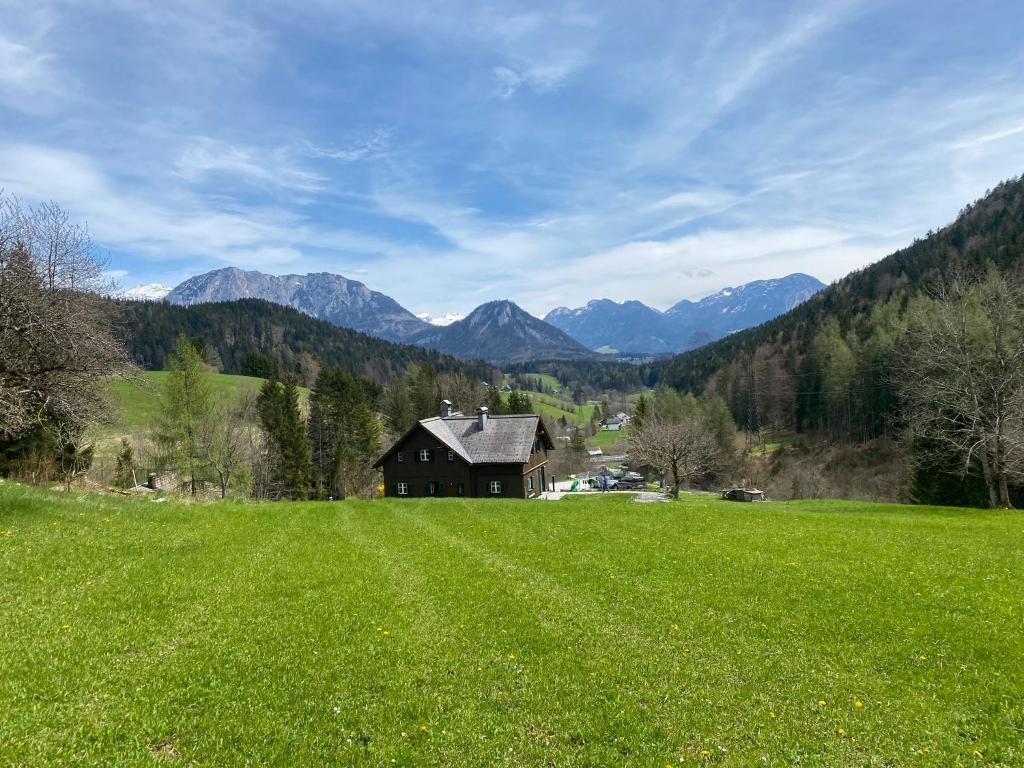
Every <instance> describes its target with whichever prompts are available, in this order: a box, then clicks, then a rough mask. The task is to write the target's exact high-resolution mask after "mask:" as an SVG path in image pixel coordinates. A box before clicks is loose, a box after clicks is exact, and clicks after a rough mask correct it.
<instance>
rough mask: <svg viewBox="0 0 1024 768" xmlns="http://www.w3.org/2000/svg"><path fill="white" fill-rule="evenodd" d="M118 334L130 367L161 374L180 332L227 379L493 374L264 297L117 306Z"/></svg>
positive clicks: (305, 381)
mask: <svg viewBox="0 0 1024 768" xmlns="http://www.w3.org/2000/svg"><path fill="white" fill-rule="evenodd" d="M118 309H119V315H120V323H119V328H120V334H121V336H122V337H123V338H124V340H125V343H126V344H127V346H128V350H129V352H130V354H131V357H132V359H133V361H134V362H135V363H137V364H138V365H139V366H141V367H143V368H148V369H157V370H159V369H162V368H164V367H165V362H166V360H167V358H168V356H169V355H170V354H171V352H172V351H173V350H174V346H175V343H176V341H177V339H178V337H179V336H181V335H182V334H184V335H186V336H188V337H189V338H190V339H192V341H193V343H195V344H196V345H197V346H198V347H199V348H200V351H201V353H202V354H203V357H204V358H205V359H206V360H207V362H209V363H210V364H212V365H213V366H214V367H216V368H218V369H219V370H221V371H222V372H224V373H236V374H244V375H248V376H259V377H262V378H267V377H270V376H274V375H277V376H289V375H290V376H293V377H295V378H297V380H298V381H299V383H302V384H305V385H306V386H309V385H311V384H312V383H313V380H314V379H315V378H316V375H317V372H318V370H319V368H320V367H321V366H322V365H326V366H331V367H337V368H342V369H343V370H346V371H349V372H351V373H358V374H360V375H363V376H366V377H367V378H369V379H371V380H372V381H375V382H378V383H386V382H388V381H391V380H392V379H394V378H395V377H396V376H399V375H401V374H402V373H403V372H404V371H405V369H406V368H407V367H408V366H409V365H410V364H411V363H429V364H430V365H432V366H433V367H434V368H435V369H436V370H437V371H438V372H446V371H460V372H463V373H466V374H469V375H471V376H474V377H476V378H480V379H483V380H486V381H491V380H494V377H495V375H496V372H495V371H494V370H493V369H492V367H491V366H489V365H487V364H486V363H482V362H474V361H466V360H459V359H457V358H454V357H451V356H450V355H445V354H442V353H440V352H434V351H432V350H428V349H422V348H420V347H414V346H411V345H408V344H394V343H391V342H388V341H384V340H382V339H378V338H375V337H373V336H368V335H366V334H364V333H359V332H357V331H352V330H349V329H346V328H339V327H337V326H335V325H332V324H331V323H328V322H326V321H323V320H317V319H316V318H313V317H310V316H309V315H305V314H303V313H302V312H299V311H298V310H295V309H292V308H290V307H284V306H280V305H277V304H272V303H270V302H268V301H264V300H262V299H241V300H238V301H228V302H220V303H213V304H199V305H195V306H191V307H181V306H175V305H172V304H167V303H163V302H118Z"/></svg>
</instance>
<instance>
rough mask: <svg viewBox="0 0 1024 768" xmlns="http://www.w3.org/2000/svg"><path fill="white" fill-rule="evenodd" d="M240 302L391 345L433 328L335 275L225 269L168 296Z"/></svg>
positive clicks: (188, 301)
mask: <svg viewBox="0 0 1024 768" xmlns="http://www.w3.org/2000/svg"><path fill="white" fill-rule="evenodd" d="M236 299H266V300H267V301H271V302H273V303H274V304H283V305H284V306H286V307H293V308H294V309H297V310H299V311H300V312H304V313H306V314H307V315H311V316H312V317H316V318H319V319H320V320H326V321H328V322H329V323H334V324H335V325H339V326H341V327H343V328H351V329H353V330H356V331H363V332H364V333H369V334H372V335H374V336H379V337H381V338H382V339H387V340H389V341H407V340H408V339H409V338H410V337H411V336H413V335H414V334H416V333H418V332H420V331H424V330H426V329H429V328H431V327H432V326H431V325H430V323H427V322H425V321H423V320H420V319H419V318H418V317H416V315H414V314H413V313H412V312H410V311H409V310H407V309H406V308H405V307H403V306H402V305H401V304H399V303H398V302H397V301H395V300H394V299H392V298H391V297H390V296H385V295H384V294H383V293H378V292H377V291H371V290H370V289H369V288H367V287H366V286H365V285H363V284H362V283H360V282H359V281H357V280H349V279H348V278H347V277H342V276H341V275H334V274H331V273H329V272H314V273H312V274H309V275H267V274H264V273H262V272H255V271H243V270H241V269H238V268H236V267H225V268H224V269H217V270H214V271H213V272H207V273H205V274H202V275H197V276H195V277H190V278H189V279H188V280H186V281H185V282H183V283H182V284H181V285H179V286H177V287H176V288H175V289H174V290H172V291H171V292H170V293H168V294H167V301H168V302H170V303H171V304H180V305H182V306H192V305H194V304H209V303H212V302H217V301H235V300H236Z"/></svg>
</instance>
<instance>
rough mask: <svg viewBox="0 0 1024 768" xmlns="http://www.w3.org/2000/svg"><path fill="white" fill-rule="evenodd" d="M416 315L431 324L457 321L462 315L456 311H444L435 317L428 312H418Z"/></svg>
mask: <svg viewBox="0 0 1024 768" xmlns="http://www.w3.org/2000/svg"><path fill="white" fill-rule="evenodd" d="M416 317H418V318H419V319H420V320H424V321H425V322H428V323H430V324H431V325H438V326H445V325H451V324H452V323H457V322H458V321H459V320H462V319H463V317H464V316H463V315H460V314H459V313H458V312H445V313H444V314H443V315H438V316H436V317H435V316H434V315H431V314H430V313H429V312H420V313H419V314H418V315H416Z"/></svg>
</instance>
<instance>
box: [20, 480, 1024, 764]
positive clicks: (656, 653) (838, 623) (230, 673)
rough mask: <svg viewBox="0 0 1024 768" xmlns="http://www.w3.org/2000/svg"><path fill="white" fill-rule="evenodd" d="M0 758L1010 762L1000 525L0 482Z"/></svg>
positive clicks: (1015, 568)
mask: <svg viewBox="0 0 1024 768" xmlns="http://www.w3.org/2000/svg"><path fill="white" fill-rule="evenodd" d="M0 583H2V584H3V585H4V588H3V590H2V592H0V668H2V669H3V675H2V676H0V712H2V713H3V716H2V717H0V764H3V765H33V766H35V765H101V764H102V765H123V766H135V765H138V766H146V765H189V766H215V765H243V764H248V765H269V764H277V765H289V766H297V765H379V766H411V765H453V766H456V765H457V766H462V765H473V766H476V765H495V766H524V765H525V766H548V765H614V766H623V765H629V766H659V767H661V766H666V765H672V766H677V765H712V764H713V765H730V766H746V765H769V766H782V765H794V764H800V765H804V766H808V765H810V766H918V765H921V766H952V765H963V766H975V765H988V766H990V765H1003V766H1020V765H1022V764H1024V633H1022V631H1021V630H1022V628H1024V516H1022V515H1020V514H1011V513H999V512H980V511H965V510H952V509H936V508H910V507H899V506H877V505H868V504H861V503H850V502H801V503H785V504H782V503H769V504H764V505H740V504H729V503H728V502H722V501H718V500H715V499H711V498H709V497H689V498H686V499H684V500H682V501H680V502H678V503H667V504H635V503H631V502H630V501H629V500H628V497H623V496H619V495H614V496H604V497H598V498H595V497H590V498H574V499H566V500H564V501H560V502H539V501H536V502H517V501H504V502H502V501H492V500H421V501H414V500H410V501H404V502H392V501H376V502H356V503H349V502H345V503H340V504H333V505H331V504H320V505H316V504H240V503H222V504H207V505H195V506H190V505H185V504H179V503H176V502H173V501H168V502H164V503H154V502H152V501H132V500H111V499H107V498H101V497H89V496H79V495H74V494H72V495H70V496H68V497H63V496H61V495H58V494H51V493H49V492H45V491H39V490H34V489H27V488H22V487H19V486H15V485H13V484H11V483H0Z"/></svg>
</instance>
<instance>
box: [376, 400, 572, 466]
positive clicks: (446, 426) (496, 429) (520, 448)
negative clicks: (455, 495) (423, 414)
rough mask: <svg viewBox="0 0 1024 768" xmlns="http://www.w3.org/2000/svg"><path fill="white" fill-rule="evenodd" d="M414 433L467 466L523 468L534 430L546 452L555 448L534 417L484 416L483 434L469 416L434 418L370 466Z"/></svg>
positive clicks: (392, 448) (398, 442)
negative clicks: (428, 436)
mask: <svg viewBox="0 0 1024 768" xmlns="http://www.w3.org/2000/svg"><path fill="white" fill-rule="evenodd" d="M417 429H424V430H426V431H427V432H429V433H430V434H431V435H433V436H434V437H436V438H437V439H438V440H440V441H441V443H442V444H443V445H445V446H447V447H448V448H449V449H450V450H452V451H455V453H456V454H458V455H459V457H460V458H461V459H462V460H463V461H465V462H466V463H467V464H525V463H527V462H528V461H529V460H530V453H531V451H532V450H533V441H534V438H535V436H536V435H537V431H538V429H540V431H541V436H542V438H543V440H544V444H545V446H546V447H547V448H548V450H551V449H553V448H554V447H555V446H554V443H552V442H551V438H550V436H549V435H548V431H547V428H546V427H545V426H544V422H543V421H542V420H541V418H540V416H537V415H536V414H532V413H531V414H516V415H509V416H488V417H487V425H486V426H485V427H484V429H483V430H481V429H480V425H479V421H478V420H477V418H476V417H473V416H461V415H459V416H449V417H443V416H434V417H433V418H430V419H421V420H420V421H418V422H417V423H416V425H415V426H413V428H412V429H411V430H409V432H407V433H406V434H405V435H403V436H402V437H401V438H400V439H399V440H398V441H397V442H396V443H395V444H394V445H393V446H391V448H390V450H388V452H387V453H385V454H384V455H383V456H381V457H380V458H379V459H378V460H377V463H376V464H375V465H374V466H380V465H381V464H383V463H384V460H385V459H386V458H387V457H388V456H389V455H391V453H392V452H393V451H395V450H396V449H397V448H398V447H399V446H400V445H402V443H404V442H405V441H406V439H407V438H408V437H409V435H411V434H412V433H413V432H415V431H416V430H417Z"/></svg>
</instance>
